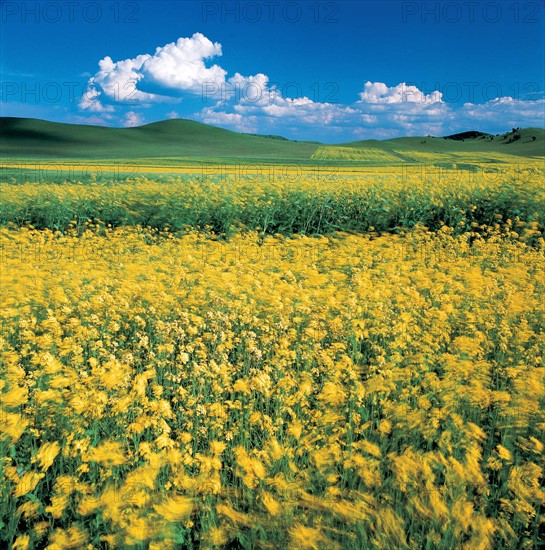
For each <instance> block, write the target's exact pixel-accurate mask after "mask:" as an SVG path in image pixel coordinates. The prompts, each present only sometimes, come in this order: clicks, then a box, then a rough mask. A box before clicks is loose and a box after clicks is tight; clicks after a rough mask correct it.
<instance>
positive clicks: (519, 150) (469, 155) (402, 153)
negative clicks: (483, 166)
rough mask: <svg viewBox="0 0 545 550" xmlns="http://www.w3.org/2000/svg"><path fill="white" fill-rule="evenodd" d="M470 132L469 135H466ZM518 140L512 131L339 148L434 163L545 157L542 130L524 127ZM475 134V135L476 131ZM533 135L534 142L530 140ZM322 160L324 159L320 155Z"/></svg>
mask: <svg viewBox="0 0 545 550" xmlns="http://www.w3.org/2000/svg"><path fill="white" fill-rule="evenodd" d="M468 133H469V132H468ZM516 133H517V134H519V135H520V139H516V140H514V141H512V140H513V136H514V134H513V132H506V133H504V134H499V135H498V136H491V135H486V134H485V135H484V137H483V136H482V135H480V136H478V137H475V138H470V139H463V140H462V139H453V137H452V136H451V137H445V138H442V137H403V138H394V139H388V140H384V141H376V140H363V141H355V142H350V143H343V144H340V145H341V146H342V147H354V148H358V149H359V148H370V149H377V148H380V149H382V150H383V151H387V152H390V153H391V154H393V155H395V156H397V157H398V158H399V159H400V160H401V161H406V162H411V161H416V162H425V161H426V160H425V159H427V161H429V162H433V161H440V160H443V161H452V162H456V161H457V160H462V159H464V160H475V161H476V160H480V161H481V162H486V161H490V162H497V161H501V160H503V158H502V157H503V156H506V155H507V156H513V157H526V158H529V159H535V158H539V157H543V156H545V129H543V128H523V129H521V130H519V131H518V132H516ZM475 134H478V132H475ZM534 136H535V138H536V139H535V140H534V139H533V137H534ZM321 158H324V156H323V153H322V155H321Z"/></svg>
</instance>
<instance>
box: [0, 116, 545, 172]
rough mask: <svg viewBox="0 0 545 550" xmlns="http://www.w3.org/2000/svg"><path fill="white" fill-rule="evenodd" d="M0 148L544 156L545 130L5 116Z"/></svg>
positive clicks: (82, 152) (300, 155) (127, 153)
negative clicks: (310, 137) (378, 134)
mask: <svg viewBox="0 0 545 550" xmlns="http://www.w3.org/2000/svg"><path fill="white" fill-rule="evenodd" d="M0 151H1V155H2V158H4V159H8V158H17V159H24V158H29V159H36V158H49V159H52V158H58V159H61V158H62V159H135V158H138V159H177V158H178V159H197V160H198V159H199V158H207V159H211V158H212V159H226V160H227V159H231V161H235V160H238V159H250V160H251V159H255V160H256V162H257V161H259V160H271V161H283V160H286V161H291V162H295V161H303V160H306V161H310V160H336V161H339V162H348V163H350V162H353V163H358V164H361V163H363V164H369V165H375V164H376V165H381V164H401V163H406V162H411V163H414V162H429V163H433V162H437V163H440V162H450V163H457V162H464V161H467V162H475V163H478V162H505V161H509V162H512V159H513V158H516V157H526V158H528V159H540V158H542V157H545V129H543V128H523V129H512V130H511V131H509V132H506V133H504V134H501V135H497V136H493V135H491V134H485V133H483V132H478V131H476V130H473V131H468V132H461V133H458V134H453V135H450V136H445V137H430V136H427V137H403V138H394V139H388V140H382V141H381V140H363V141H356V142H350V143H344V144H338V145H334V146H333V145H323V144H321V143H318V142H309V141H292V140H288V139H286V138H284V137H281V136H274V135H270V136H264V135H258V134H243V133H238V132H232V131H230V130H225V129H223V128H218V127H215V126H209V125H207V124H202V123H200V122H195V121H193V120H185V119H174V120H164V121H161V122H154V123H152V124H145V125H143V126H138V127H135V128H107V127H103V126H88V125H82V124H64V123H59V122H47V121H45V120H38V119H32V118H13V117H0ZM510 159H511V160H510Z"/></svg>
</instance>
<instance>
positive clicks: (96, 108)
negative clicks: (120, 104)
mask: <svg viewBox="0 0 545 550" xmlns="http://www.w3.org/2000/svg"><path fill="white" fill-rule="evenodd" d="M101 95H102V92H100V91H98V90H97V89H96V88H95V87H93V86H88V87H87V90H86V91H85V93H84V94H83V95H82V96H81V99H80V102H79V108H80V109H82V110H83V111H90V112H91V113H108V112H110V113H111V112H112V111H113V110H114V108H113V107H112V106H111V105H102V103H101V101H100V96H101Z"/></svg>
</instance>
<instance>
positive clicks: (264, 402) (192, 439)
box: [0, 174, 545, 550]
mask: <svg viewBox="0 0 545 550" xmlns="http://www.w3.org/2000/svg"><path fill="white" fill-rule="evenodd" d="M526 176H527V181H526V182H524V181H523V178H522V176H521V175H520V174H518V175H513V177H511V178H510V179H509V180H508V181H507V182H503V184H501V183H500V182H492V183H491V182H487V183H486V184H485V183H483V182H482V181H473V180H469V179H468V180H467V181H462V182H461V183H460V185H459V186H458V187H452V186H449V185H447V184H445V185H437V184H435V185H429V184H426V183H425V182H424V183H423V182H420V183H418V181H419V180H418V178H417V177H416V176H414V179H413V180H410V181H412V182H413V183H414V185H410V181H408V180H405V179H402V180H394V181H391V182H390V185H386V184H385V183H380V182H379V183H376V184H373V185H371V184H368V185H365V182H360V181H355V182H350V181H348V180H346V182H345V184H344V186H343V185H341V184H338V182H335V181H334V182H311V184H308V183H298V184H297V185H295V186H291V187H289V188H288V189H286V188H281V187H278V186H274V185H272V184H270V183H267V182H265V183H264V184H263V185H262V186H256V182H253V189H254V192H253V193H252V192H250V191H251V186H250V184H251V182H234V185H235V188H234V189H231V190H230V189H229V186H228V185H226V184H224V183H213V182H212V183H210V184H209V186H208V187H202V188H201V189H202V190H201V191H199V186H198V183H194V184H192V186H189V187H188V188H187V189H186V188H183V186H181V185H180V184H179V182H171V183H170V184H165V185H163V186H160V185H159V184H155V183H153V182H148V181H144V182H137V183H135V184H134V186H133V190H132V192H131V190H130V184H128V183H127V184H123V185H120V186H119V187H114V186H106V185H103V186H100V185H97V186H92V185H90V186H79V187H80V189H79V190H76V189H75V188H77V187H78V186H77V185H74V186H70V185H66V186H62V185H54V184H50V185H31V184H28V185H13V186H5V187H4V188H3V190H2V191H3V193H2V201H1V207H0V222H1V223H2V224H3V225H4V227H3V228H1V229H0V254H1V258H0V287H1V291H2V292H1V294H0V321H1V323H2V331H1V334H0V358H1V361H2V371H1V372H0V404H1V408H0V425H1V431H0V463H1V464H0V471H1V472H2V475H1V477H0V489H1V491H0V495H1V497H0V498H1V500H0V527H1V530H0V533H1V535H0V539H1V544H2V546H6V545H7V546H11V547H13V548H16V549H22V548H50V549H52V550H57V549H62V548H150V549H153V548H156V549H159V548H161V549H163V548H222V547H228V548H271V549H272V548H309V549H322V548H324V549H326V548H327V549H329V548H343V549H344V548H349V549H350V548H353V549H358V550H359V549H362V548H383V549H388V550H389V549H397V548H407V549H409V548H429V549H432V548H433V549H435V548H439V549H450V548H466V549H468V550H473V549H477V548H481V549H493V548H494V549H495V548H527V549H530V548H537V547H538V546H539V545H540V544H543V543H544V542H545V516H544V507H545V490H544V489H543V485H544V474H543V471H544V470H543V468H544V466H545V460H544V444H545V437H544V433H545V361H544V358H545V329H544V327H545V243H544V240H543V236H542V235H543V226H542V224H543V213H544V211H543V207H544V200H543V199H544V191H543V185H542V183H540V181H539V179H538V178H536V177H531V174H529V175H528V174H526ZM214 186H216V187H214ZM244 189H246V192H245V191H244ZM283 201H284V202H283ZM297 205H298V207H299V210H298V209H297ZM456 208H457V209H456ZM157 212H159V213H160V214H161V215H159V214H157ZM108 213H109V214H108ZM108 216H110V217H108ZM153 216H156V217H155V218H154V217H153ZM163 216H164V217H163ZM191 216H194V217H191ZM198 216H201V217H200V218H199V217H198ZM214 216H215V217H214ZM116 220H117V221H116ZM214 220H215V221H214ZM290 220H291V222H290ZM354 220H355V221H354ZM421 224H425V225H427V227H424V226H423V225H421ZM302 233H303V234H302ZM320 233H321V234H320ZM225 237H228V238H225Z"/></svg>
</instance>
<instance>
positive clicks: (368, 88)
mask: <svg viewBox="0 0 545 550" xmlns="http://www.w3.org/2000/svg"><path fill="white" fill-rule="evenodd" d="M442 97H443V94H442V93H441V92H439V91H437V90H435V91H433V92H432V93H431V94H425V93H424V92H421V91H420V90H419V89H418V88H417V87H416V86H409V85H408V84H406V83H405V82H401V83H400V84H398V85H397V86H392V87H388V86H386V84H384V82H369V81H367V82H366V83H365V84H364V89H363V92H361V93H360V101H361V102H363V103H441V102H442Z"/></svg>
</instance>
